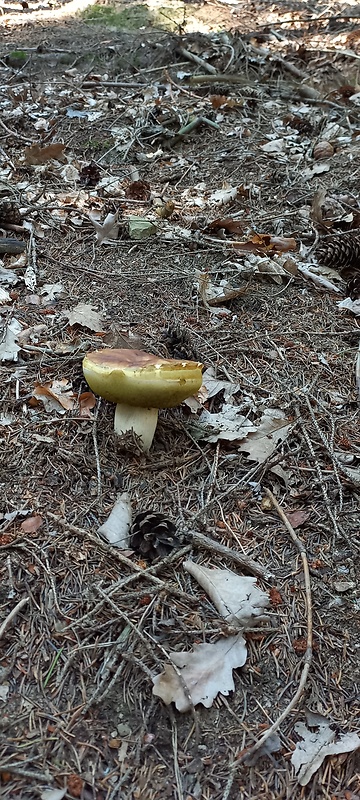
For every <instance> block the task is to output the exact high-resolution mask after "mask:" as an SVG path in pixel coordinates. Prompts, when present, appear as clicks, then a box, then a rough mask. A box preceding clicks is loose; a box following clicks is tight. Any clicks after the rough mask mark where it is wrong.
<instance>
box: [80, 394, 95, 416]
mask: <svg viewBox="0 0 360 800" xmlns="http://www.w3.org/2000/svg"><path fill="white" fill-rule="evenodd" d="M95 404H96V397H95V395H94V394H93V393H92V392H83V393H82V394H81V395H80V397H79V409H80V417H88V418H91V413H90V412H91V409H92V408H94V406H95Z"/></svg>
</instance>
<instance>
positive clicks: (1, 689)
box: [0, 683, 10, 703]
mask: <svg viewBox="0 0 360 800" xmlns="http://www.w3.org/2000/svg"><path fill="white" fill-rule="evenodd" d="M9 691H10V684H9V683H1V684H0V702H2V703H5V702H6V700H7V698H8V694H9Z"/></svg>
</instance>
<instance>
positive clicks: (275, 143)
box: [260, 139, 285, 153]
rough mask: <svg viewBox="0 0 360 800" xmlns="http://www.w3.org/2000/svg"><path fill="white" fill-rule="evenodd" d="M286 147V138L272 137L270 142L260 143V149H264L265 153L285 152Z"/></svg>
mask: <svg viewBox="0 0 360 800" xmlns="http://www.w3.org/2000/svg"><path fill="white" fill-rule="evenodd" d="M284 149H285V141H284V139H272V140H271V141H270V142H266V144H261V145H260V150H262V151H263V152H264V153H283V152H284Z"/></svg>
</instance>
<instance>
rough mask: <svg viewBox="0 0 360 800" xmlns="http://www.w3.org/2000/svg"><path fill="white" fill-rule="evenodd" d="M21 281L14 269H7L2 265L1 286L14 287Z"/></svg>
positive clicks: (0, 266) (0, 271) (0, 265)
mask: <svg viewBox="0 0 360 800" xmlns="http://www.w3.org/2000/svg"><path fill="white" fill-rule="evenodd" d="M18 280H19V276H18V275H17V273H16V272H15V271H14V270H13V269H6V268H5V267H3V266H2V264H0V284H1V286H14V285H15V283H17V282H18Z"/></svg>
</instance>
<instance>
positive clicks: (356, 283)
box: [346, 275, 360, 300]
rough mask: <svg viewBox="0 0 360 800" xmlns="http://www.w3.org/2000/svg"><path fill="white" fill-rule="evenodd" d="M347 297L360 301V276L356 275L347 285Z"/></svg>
mask: <svg viewBox="0 0 360 800" xmlns="http://www.w3.org/2000/svg"><path fill="white" fill-rule="evenodd" d="M346 297H350V298H351V300H360V275H354V277H353V278H350V280H349V281H348V282H347V284H346Z"/></svg>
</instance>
